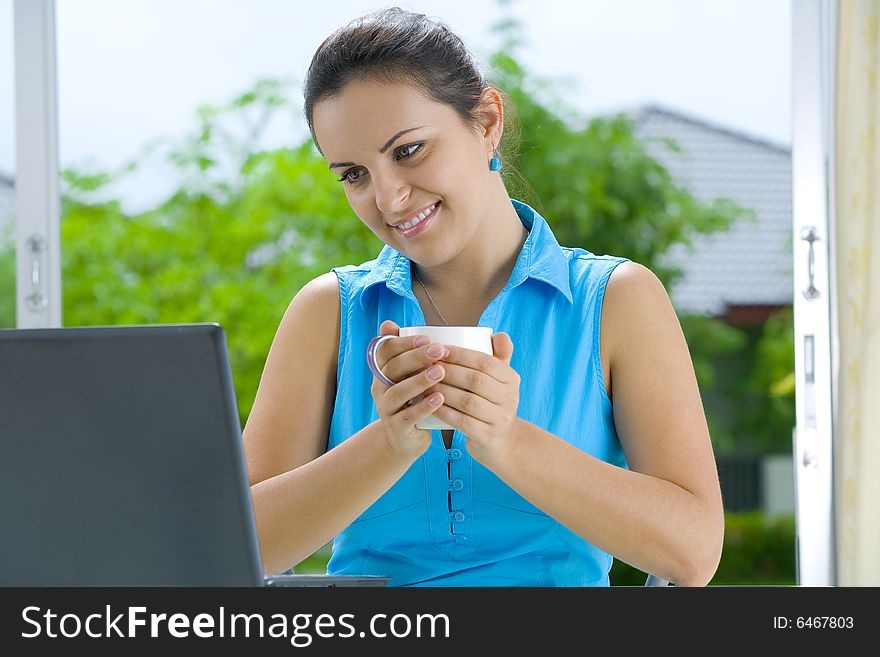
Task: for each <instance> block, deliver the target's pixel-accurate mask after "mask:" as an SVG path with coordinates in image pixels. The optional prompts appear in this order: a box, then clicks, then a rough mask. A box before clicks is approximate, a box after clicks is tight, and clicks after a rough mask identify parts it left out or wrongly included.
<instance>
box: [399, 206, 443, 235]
mask: <svg viewBox="0 0 880 657" xmlns="http://www.w3.org/2000/svg"><path fill="white" fill-rule="evenodd" d="M436 207H437V204H436V203H435V204H434V205H432V206H431V207H430V208H428V209H427V210H423V211H422V212H419V215H418V216H417V217H415V218H414V219H412V220H411V221H407V222H404V223H402V224H398V226H397V229H398V230H401V229H402V230H409V229H410V228H412V227H413V226H415V225H417V224H419V223H420V222H422V221H423V220H424V219H425V217H427V216H428V215H429V214H431V213H432V212H433V211H434V208H436Z"/></svg>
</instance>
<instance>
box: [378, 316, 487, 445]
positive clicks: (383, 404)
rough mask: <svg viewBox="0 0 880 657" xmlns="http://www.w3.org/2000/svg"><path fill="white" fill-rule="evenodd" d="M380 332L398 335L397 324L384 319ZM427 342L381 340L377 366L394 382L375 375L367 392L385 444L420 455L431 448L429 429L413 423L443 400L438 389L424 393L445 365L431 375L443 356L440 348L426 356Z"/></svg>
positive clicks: (408, 338)
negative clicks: (373, 406)
mask: <svg viewBox="0 0 880 657" xmlns="http://www.w3.org/2000/svg"><path fill="white" fill-rule="evenodd" d="M379 332H380V335H400V327H399V326H398V325H397V324H395V323H394V322H392V321H391V320H385V321H384V322H382V326H381V327H380V329H379ZM430 343H431V340H430V338H428V337H426V336H418V335H408V336H405V337H402V338H400V337H398V338H397V339H396V340H386V341H385V342H383V343H382V344H381V345H380V346H379V351H378V353H377V354H376V364H377V365H378V366H379V369H381V370H382V372H383V373H384V374H385V376H387V377H388V378H389V379H391V380H392V381H397V383H395V384H394V385H393V386H390V387H386V386H385V384H384V383H382V382H381V381H379V380H378V379H377V378H376V377H375V376H374V377H373V385H372V386H371V387H370V392H371V393H372V395H373V401H375V403H376V410H377V411H378V412H379V417H380V419H381V420H382V426H383V427H384V429H385V433H386V434H387V436H388V443H389V444H390V445H391V447H392V448H393V449H395V450H397V451H399V452H401V453H403V454H408V455H414V456H419V455H421V454H423V453H424V452H425V451H426V450H427V449H428V447H430V445H431V431H430V430H429V429H417V428H416V423H417V422H420V421H422V420H423V419H425V418H426V417H428V416H429V415H431V414H432V413H434V412H435V411H436V410H437V408H439V407H440V405H441V404H442V403H443V399H444V396H443V394H442V393H439V392H432V393H431V394H425V395H423V393H425V392H426V391H427V390H428V388H430V387H432V386H434V385H436V383H437V382H438V381H440V380H442V379H443V376H444V368H443V366H439V367H438V370H439V371H438V372H437V377H436V378H434V379H432V378H430V375H431V373H432V372H431V370H430V369H428V368H430V367H431V366H432V365H433V364H434V362H435V361H437V360H439V359H440V358H441V357H442V356H443V350H442V349H441V350H440V353H438V354H437V355H436V356H431V355H429V354H428V351H427V350H428V348H429V346H430ZM483 355H484V356H485V354H483ZM432 369H433V368H432ZM407 402H410V403H411V405H408V404H407Z"/></svg>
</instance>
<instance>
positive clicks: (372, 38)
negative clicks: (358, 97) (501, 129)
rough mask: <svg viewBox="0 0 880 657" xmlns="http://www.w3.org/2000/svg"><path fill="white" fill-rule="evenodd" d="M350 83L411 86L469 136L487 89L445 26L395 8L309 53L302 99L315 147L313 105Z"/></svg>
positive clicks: (364, 20)
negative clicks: (449, 112) (453, 116)
mask: <svg viewBox="0 0 880 657" xmlns="http://www.w3.org/2000/svg"><path fill="white" fill-rule="evenodd" d="M352 80H374V81H377V82H390V83H393V84H408V85H410V86H413V87H415V88H417V89H419V90H420V91H422V92H423V93H424V94H425V95H426V96H427V97H428V98H431V99H433V100H435V101H436V102H438V103H443V104H444V105H447V106H449V107H451V108H452V109H453V110H455V112H456V113H457V114H458V115H459V116H460V117H461V119H462V121H464V123H465V124H466V125H470V126H472V127H473V128H474V129H475V130H476V129H477V128H478V127H479V126H480V125H481V116H480V110H479V106H480V98H481V95H482V93H483V91H484V90H485V89H487V88H489V87H491V86H492V85H490V84H489V83H488V82H487V81H486V79H485V78H484V76H483V74H482V73H481V72H480V69H479V66H478V65H477V62H476V60H475V59H474V57H473V56H472V55H471V53H470V51H469V50H468V49H467V47H466V46H465V45H464V43H463V42H462V40H461V39H460V38H459V37H458V36H457V35H455V34H454V33H453V32H452V31H450V30H449V28H448V27H447V26H446V25H444V24H443V23H441V22H440V21H437V20H434V19H432V18H428V17H427V16H425V15H424V14H416V13H412V12H408V11H404V10H403V9H400V8H397V7H394V8H391V9H384V10H380V11H376V12H373V13H371V14H367V15H365V16H362V17H360V18H357V19H355V20H354V21H352V22H351V23H349V24H348V25H346V26H344V27H342V28H340V29H338V30H336V31H335V32H334V33H333V34H331V35H330V36H329V37H328V38H327V39H325V40H324V42H323V43H322V44H321V45H320V46H319V47H318V50H317V51H316V52H315V55H314V57H313V58H312V62H311V64H310V65H309V70H308V73H307V74H306V80H305V85H304V89H303V95H304V97H305V105H304V111H305V115H306V121H307V122H308V125H309V131H310V132H311V134H312V139H314V141H315V144H316V145H318V141H317V139H315V129H314V125H313V122H312V118H313V116H312V115H313V112H314V108H315V105H316V104H317V103H319V102H321V101H322V100H326V99H327V98H330V97H332V96H334V95H335V94H338V93H339V92H340V91H342V89H343V88H344V87H345V85H346V84H348V83H349V82H351V81H352ZM505 114H506V112H505ZM319 148H320V146H319Z"/></svg>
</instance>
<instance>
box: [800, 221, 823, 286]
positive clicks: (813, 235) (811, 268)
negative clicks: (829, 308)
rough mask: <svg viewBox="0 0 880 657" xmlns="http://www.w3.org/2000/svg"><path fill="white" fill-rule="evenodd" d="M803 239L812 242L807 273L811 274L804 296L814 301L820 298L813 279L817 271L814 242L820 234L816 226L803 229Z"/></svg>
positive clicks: (808, 255)
mask: <svg viewBox="0 0 880 657" xmlns="http://www.w3.org/2000/svg"><path fill="white" fill-rule="evenodd" d="M801 239H802V240H806V241H807V242H809V243H810V251H809V253H808V254H807V273H808V274H809V277H810V280H809V286H808V287H807V289H806V290H804V291H803V295H804V298H806V300H807V301H814V300H816V299H818V298H819V290H818V289H817V288H816V286H815V285H813V279H814V278H815V273H816V252H815V250H814V247H813V243H814V242H816V240H818V239H819V234H818V233H817V232H816V228H815V227H814V226H806V227H805V228H804V229H803V230H801Z"/></svg>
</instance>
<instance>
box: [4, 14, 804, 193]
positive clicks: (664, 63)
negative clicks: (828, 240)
mask: <svg viewBox="0 0 880 657" xmlns="http://www.w3.org/2000/svg"><path fill="white" fill-rule="evenodd" d="M398 4H399V6H402V7H405V8H408V9H414V10H418V11H421V12H423V13H427V14H429V15H431V16H435V17H437V18H440V19H441V20H443V21H444V22H446V23H447V24H448V25H449V27H450V28H451V29H452V30H453V31H454V32H456V33H458V34H459V35H460V36H461V37H462V38H463V39H464V41H465V43H467V44H468V45H469V46H470V47H471V49H472V50H473V51H474V52H475V54H476V55H477V57H478V58H479V59H481V60H484V59H485V58H486V56H487V55H488V54H489V53H490V52H492V50H493V49H494V48H495V47H496V46H497V44H498V40H497V36H495V35H494V34H493V33H492V32H491V29H490V28H491V26H492V25H493V24H494V23H495V22H496V21H497V20H498V19H499V18H500V17H501V16H502V15H503V14H504V12H511V13H512V14H513V15H514V16H516V17H518V18H519V19H520V20H521V21H522V23H523V27H524V36H525V38H526V42H525V45H524V48H523V50H522V51H521V60H522V63H524V64H525V66H526V67H527V69H528V70H530V71H531V72H533V73H535V74H537V75H539V76H541V77H544V78H548V79H550V80H554V81H555V82H556V86H555V89H556V94H557V95H558V96H559V97H560V98H562V99H563V100H564V101H565V102H567V103H568V104H569V105H571V106H572V107H573V108H575V109H576V110H577V111H579V112H580V113H582V114H583V115H584V116H585V117H589V116H592V115H597V114H603V113H611V112H616V111H625V110H631V109H635V108H637V107H639V106H641V105H644V104H648V103H651V104H656V105H661V106H663V107H666V108H668V109H671V110H674V111H679V112H681V113H684V114H686V115H688V116H691V117H693V118H696V119H700V120H704V121H706V122H709V123H712V124H713V125H717V126H719V127H723V128H726V129H729V130H734V131H738V132H742V133H744V134H746V135H748V136H751V137H755V138H758V139H764V140H766V141H770V142H772V143H775V144H778V145H782V146H788V145H789V144H790V142H791V140H790V130H791V102H790V96H791V54H790V49H791V35H790V32H791V4H790V0H711V1H709V0H580V1H574V0H515V1H514V2H513V3H512V4H511V5H509V8H507V9H505V8H502V7H501V6H500V4H499V3H498V2H497V1H496V0H446V1H445V2H442V3H441V2H436V0H435V2H424V1H416V0H412V1H410V2H399V3H398ZM56 6H57V10H56V33H57V60H58V122H59V137H58V139H59V158H60V160H61V166H62V167H63V166H71V165H76V166H80V167H83V166H94V167H108V168H112V167H114V166H118V165H119V164H121V163H122V162H125V161H127V160H128V159H130V158H131V157H133V156H135V155H136V154H137V153H138V152H139V151H140V149H141V148H142V147H143V146H144V145H145V144H146V143H147V142H149V141H150V140H152V139H153V138H155V137H168V138H174V137H180V136H182V135H184V134H186V132H187V131H188V130H189V129H191V128H192V126H193V125H194V120H193V117H194V112H195V110H196V108H197V107H199V106H200V105H202V104H204V103H212V104H222V103H224V102H226V101H228V100H230V99H231V98H233V97H234V96H236V95H237V94H239V93H240V92H242V91H244V90H246V89H248V88H249V87H250V86H251V85H252V83H253V82H254V81H255V80H256V79H258V78H262V77H283V78H288V79H292V80H293V81H294V83H295V84H296V88H297V89H299V87H300V85H301V82H302V79H303V77H304V75H305V71H306V69H307V67H308V64H309V61H310V59H311V56H312V54H313V53H314V51H315V49H316V48H317V46H318V45H319V44H320V43H321V41H323V39H324V38H325V37H326V36H327V35H329V34H330V33H331V32H332V31H333V30H334V29H335V28H337V27H339V26H341V25H343V24H344V23H346V22H348V21H349V20H351V19H353V18H355V17H356V16H358V15H360V14H362V13H364V12H366V11H368V10H370V9H376V8H381V7H385V6H389V3H387V2H364V1H360V2H357V1H354V0H334V1H333V2H325V3H314V2H312V1H309V2H303V1H301V0H126V1H125V2H118V0H56ZM12 12H13V0H0V173H6V174H11V173H14V169H15V165H14V162H15V143H14V132H15V131H14V102H13V92H14V66H13V61H12V58H13V44H12V38H13V29H12V19H13V14H12ZM299 98H300V96H298V97H297V99H299ZM305 135H306V133H305V128H304V122H303V121H301V120H300V119H299V117H292V118H291V119H290V120H289V121H287V122H286V123H284V122H282V123H278V124H274V125H273V126H272V128H271V130H270V131H269V133H268V134H267V138H268V139H269V140H270V141H272V144H273V145H275V146H280V145H284V144H288V143H299V142H300V141H301V140H302V139H303V138H304V136H305ZM168 182H169V181H168V180H167V174H166V173H163V172H162V171H159V170H155V171H152V172H144V173H143V174H140V177H139V178H137V179H134V180H132V181H130V183H129V185H128V187H127V188H126V189H125V190H124V192H122V195H123V198H127V199H129V201H130V203H131V204H133V205H134V206H137V205H145V204H148V203H149V202H151V201H152V200H154V199H155V198H156V197H159V196H161V195H162V194H163V192H164V191H166V189H165V188H167V187H168Z"/></svg>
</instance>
